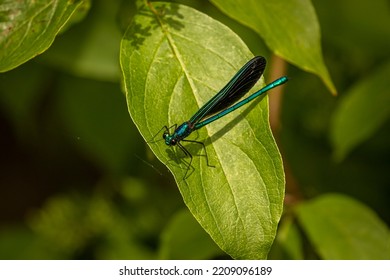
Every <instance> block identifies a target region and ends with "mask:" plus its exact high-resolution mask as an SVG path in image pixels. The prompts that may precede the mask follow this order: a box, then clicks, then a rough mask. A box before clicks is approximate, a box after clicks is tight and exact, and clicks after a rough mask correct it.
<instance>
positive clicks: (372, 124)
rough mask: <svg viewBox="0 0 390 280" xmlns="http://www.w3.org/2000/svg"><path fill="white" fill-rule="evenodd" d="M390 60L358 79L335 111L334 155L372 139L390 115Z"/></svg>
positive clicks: (342, 153) (340, 155)
mask: <svg viewBox="0 0 390 280" xmlns="http://www.w3.org/2000/svg"><path fill="white" fill-rule="evenodd" d="M389 77H390V63H387V64H386V65H384V66H383V67H381V68H380V69H378V70H377V72H376V73H374V74H373V75H371V76H370V77H367V78H366V79H365V80H363V81H361V82H359V83H357V84H356V85H355V86H354V87H353V88H352V89H350V90H349V91H348V92H347V93H346V96H345V97H344V98H343V99H342V100H341V102H340V104H339V106H338V108H337V109H336V111H335V113H334V118H333V122H332V126H331V140H332V143H333V147H334V155H335V158H336V159H337V160H342V159H344V158H345V156H346V155H347V154H348V153H349V152H350V151H351V150H352V149H354V148H355V147H356V146H358V145H359V144H360V143H362V142H363V141H365V140H367V139H369V138H370V137H371V136H372V135H373V134H374V133H375V132H376V131H377V130H378V129H380V127H381V125H383V124H384V123H385V122H386V121H387V120H388V119H389V117H390V106H389V104H390V94H389V88H390V80H389Z"/></svg>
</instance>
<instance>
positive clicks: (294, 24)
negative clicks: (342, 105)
mask: <svg viewBox="0 0 390 280" xmlns="http://www.w3.org/2000/svg"><path fill="white" fill-rule="evenodd" d="M211 2H212V3H214V4H215V5H216V6H217V7H218V8H219V9H220V10H221V11H223V12H224V13H226V14H227V15H229V16H230V17H232V18H234V19H235V20H237V21H239V22H240V23H242V24H244V25H246V26H248V27H250V28H252V29H253V30H255V31H256V32H257V33H258V34H259V35H260V36H261V37H262V38H263V39H264V40H265V42H266V44H267V45H268V46H269V48H270V49H271V50H272V51H274V52H275V53H276V54H277V55H278V56H280V57H282V58H284V59H286V60H287V61H289V62H291V63H293V64H295V65H296V66H298V67H300V68H301V69H303V70H306V71H309V72H312V73H314V74H316V75H318V76H319V77H320V78H321V79H322V80H323V81H324V83H325V85H326V86H327V87H328V89H329V90H330V91H331V92H332V93H333V94H334V93H336V89H335V87H334V85H333V82H332V80H331V78H330V76H329V73H328V70H327V68H326V66H325V64H324V61H323V58H322V51H321V34H320V26H319V23H318V19H317V16H316V13H315V10H314V7H313V5H312V3H311V1H310V0H279V1H269V0H242V1H236V0H211Z"/></svg>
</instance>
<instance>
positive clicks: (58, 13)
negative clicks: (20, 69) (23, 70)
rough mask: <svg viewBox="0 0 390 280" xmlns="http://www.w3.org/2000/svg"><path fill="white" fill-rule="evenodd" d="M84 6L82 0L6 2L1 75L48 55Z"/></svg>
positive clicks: (0, 11) (0, 30)
mask: <svg viewBox="0 0 390 280" xmlns="http://www.w3.org/2000/svg"><path fill="white" fill-rule="evenodd" d="M82 3H83V1H80V0H78V1H77V0H74V1H69V0H56V1H54V0H37V1H26V0H25V1H14V0H5V1H2V3H1V4H0V50H1V51H0V72H5V71H8V70H11V69H13V68H15V67H17V66H19V65H20V64H22V63H24V62H26V61H27V60H29V59H31V58H33V57H35V56H37V55H39V54H40V53H42V52H44V51H45V50H46V49H47V48H48V47H49V46H50V45H51V44H52V43H53V41H54V38H55V37H56V35H57V34H58V32H60V30H61V28H62V27H63V26H64V25H65V24H66V22H67V21H68V20H69V19H70V17H71V16H72V14H73V13H74V12H75V10H76V9H77V8H78V7H79V5H81V4H82Z"/></svg>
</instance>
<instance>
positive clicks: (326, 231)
mask: <svg viewBox="0 0 390 280" xmlns="http://www.w3.org/2000/svg"><path fill="white" fill-rule="evenodd" d="M296 213H297V214H298V219H299V221H300V223H301V225H302V227H303V229H304V230H305V233H306V234H307V236H308V238H309V240H310V241H311V242H312V244H313V245H314V246H315V248H316V249H317V252H318V254H319V255H320V256H321V257H322V258H323V259H328V260H335V259H336V260H337V259H367V260H376V259H387V260H388V259H389V257H390V231H389V229H388V227H387V226H386V224H385V223H384V222H383V221H382V220H380V219H379V217H378V216H377V215H376V214H375V213H374V212H373V211H372V210H371V209H370V208H368V207H367V206H365V205H363V204H362V203H360V202H358V201H356V200H354V199H352V198H350V197H347V196H344V195H339V194H329V195H323V196H321V197H319V198H317V199H314V200H312V201H309V202H306V203H302V204H300V205H299V206H298V207H297V208H296Z"/></svg>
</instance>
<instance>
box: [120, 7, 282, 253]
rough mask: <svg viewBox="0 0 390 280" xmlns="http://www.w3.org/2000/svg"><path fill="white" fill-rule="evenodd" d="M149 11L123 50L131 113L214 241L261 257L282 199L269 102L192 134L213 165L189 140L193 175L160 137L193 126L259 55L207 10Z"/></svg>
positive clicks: (179, 154) (138, 18) (135, 22)
mask: <svg viewBox="0 0 390 280" xmlns="http://www.w3.org/2000/svg"><path fill="white" fill-rule="evenodd" d="M153 7H154V8H152V10H151V8H150V7H147V8H146V7H145V8H144V9H142V10H140V11H139V13H138V14H137V15H136V16H135V18H134V20H133V22H132V24H131V25H130V27H129V29H128V30H127V32H126V34H125V36H124V38H123V40H122V44H121V57H120V61H121V67H122V72H123V75H124V84H125V90H126V97H127V103H128V109H129V112H130V115H131V117H132V118H133V120H134V122H135V124H136V125H137V127H138V129H139V130H140V132H141V134H142V135H143V137H144V138H145V139H146V140H147V141H149V142H148V143H149V145H150V147H151V149H152V150H153V152H154V153H155V154H156V156H157V157H158V158H159V159H160V160H161V161H162V162H163V163H165V164H166V165H167V166H168V168H169V169H170V170H171V172H172V173H173V175H174V177H175V179H176V182H177V184H178V186H179V189H180V192H181V194H182V196H183V198H184V202H185V203H186V205H187V207H188V208H189V209H190V211H191V213H192V214H193V215H194V217H195V218H196V219H197V221H198V222H199V223H200V224H201V226H202V227H203V228H204V229H205V230H206V231H207V232H208V233H209V234H210V235H211V237H212V238H213V240H214V241H215V242H216V243H217V244H218V245H219V246H220V247H221V248H222V249H223V250H224V251H225V252H227V253H228V254H230V255H231V256H232V257H234V258H239V259H264V258H266V256H267V253H268V251H269V248H270V246H271V244H272V242H273V240H274V237H275V233H276V228H277V225H278V222H279V219H280V216H281V213H282V207H283V198H284V173H283V167H282V161H281V157H280V154H279V151H278V149H277V146H276V144H275V141H274V139H273V137H272V133H271V130H270V127H269V123H268V103H267V99H266V98H265V99H264V100H263V101H262V102H259V101H260V100H258V101H257V102H256V101H255V102H253V103H252V104H251V105H248V106H246V107H245V108H241V109H239V110H237V111H235V112H234V113H232V114H229V115H228V116H226V117H224V118H223V119H221V120H218V121H216V122H213V123H212V124H210V125H208V126H206V127H205V128H202V129H200V130H198V131H197V132H194V133H193V135H191V136H190V137H188V139H197V141H202V142H205V144H206V149H207V154H208V158H209V161H210V164H212V165H215V168H213V167H209V166H207V162H206V159H205V156H204V151H203V149H201V147H199V146H201V145H196V144H192V145H187V144H184V145H185V146H186V148H187V149H188V150H189V152H190V153H191V154H193V155H194V158H193V161H192V167H193V169H191V171H190V174H189V176H188V178H187V179H184V176H185V174H186V171H187V168H188V160H189V159H188V158H185V157H183V154H182V151H180V149H174V148H172V147H168V146H166V145H165V144H164V142H163V141H160V140H162V138H161V137H162V131H161V128H162V127H163V126H164V125H168V126H170V125H172V124H174V123H178V124H180V123H182V122H184V121H186V120H188V119H189V118H190V117H191V115H192V114H194V113H195V112H196V111H197V110H198V109H199V108H200V106H201V105H202V104H204V103H205V102H206V101H208V100H209V99H210V98H211V97H212V96H214V95H215V94H216V92H217V91H218V90H219V89H221V88H222V87H223V86H224V85H225V83H226V82H228V81H229V80H230V78H231V77H232V76H233V75H234V74H235V73H236V71H237V70H239V69H240V67H241V66H242V65H244V63H245V62H246V61H247V60H249V59H250V58H252V57H253V55H252V54H251V53H250V51H249V50H248V48H247V47H246V46H245V44H244V43H243V42H242V41H241V40H240V38H238V36H237V35H236V34H234V33H233V32H232V31H231V30H230V29H228V28H227V27H226V26H224V25H222V24H221V23H219V22H217V21H215V20H213V19H212V18H210V17H208V16H207V15H205V14H202V13H200V12H198V11H196V10H194V9H192V8H189V7H186V6H182V5H177V4H171V3H153ZM257 88H258V87H257ZM159 131H160V133H159ZM156 133H159V134H158V136H157V138H153V136H154V135H156ZM202 155H203V156H202Z"/></svg>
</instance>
